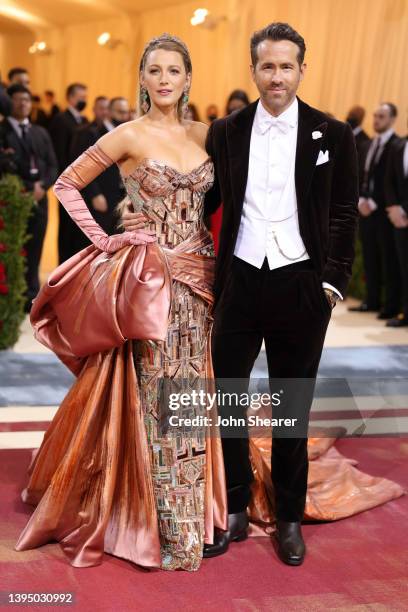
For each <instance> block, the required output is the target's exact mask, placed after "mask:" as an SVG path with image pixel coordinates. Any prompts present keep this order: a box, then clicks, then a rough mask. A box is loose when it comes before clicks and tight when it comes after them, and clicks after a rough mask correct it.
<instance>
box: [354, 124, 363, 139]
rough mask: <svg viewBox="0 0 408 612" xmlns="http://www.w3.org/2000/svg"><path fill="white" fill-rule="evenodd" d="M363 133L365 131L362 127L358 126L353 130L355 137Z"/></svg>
mask: <svg viewBox="0 0 408 612" xmlns="http://www.w3.org/2000/svg"><path fill="white" fill-rule="evenodd" d="M362 131H363V128H362V127H361V125H358V126H357V127H355V128H354V129H353V134H354V136H357V134H359V133H360V132H362Z"/></svg>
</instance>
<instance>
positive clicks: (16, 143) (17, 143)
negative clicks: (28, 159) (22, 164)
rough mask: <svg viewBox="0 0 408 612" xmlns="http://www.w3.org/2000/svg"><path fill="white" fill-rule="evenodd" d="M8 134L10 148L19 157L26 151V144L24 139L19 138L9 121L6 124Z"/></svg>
mask: <svg viewBox="0 0 408 612" xmlns="http://www.w3.org/2000/svg"><path fill="white" fill-rule="evenodd" d="M6 134H7V143H8V146H9V147H11V148H12V149H14V151H16V153H17V154H18V155H21V154H22V152H23V151H24V150H25V147H24V143H23V141H22V139H21V138H19V137H18V136H17V134H16V131H15V129H14V128H13V126H12V125H11V123H9V122H8V121H7V124H6Z"/></svg>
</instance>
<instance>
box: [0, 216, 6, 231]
mask: <svg viewBox="0 0 408 612" xmlns="http://www.w3.org/2000/svg"><path fill="white" fill-rule="evenodd" d="M4 227H5V225H4V219H2V218H1V217H0V230H2V229H4Z"/></svg>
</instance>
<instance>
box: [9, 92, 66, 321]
mask: <svg viewBox="0 0 408 612" xmlns="http://www.w3.org/2000/svg"><path fill="white" fill-rule="evenodd" d="M8 95H9V97H10V100H11V114H10V115H9V117H7V118H6V119H5V120H4V121H3V122H2V123H1V124H0V143H1V147H2V148H3V149H5V150H7V151H8V152H9V154H11V155H12V159H13V161H14V166H15V168H16V172H17V174H18V175H19V176H20V177H21V179H22V180H23V182H24V185H25V187H26V189H28V190H29V191H31V192H32V193H33V196H34V200H35V202H36V205H35V206H34V208H33V211H32V214H31V216H30V218H29V221H28V227H27V232H28V234H30V236H31V237H30V238H29V240H28V242H27V243H26V245H25V248H26V251H27V269H26V282H27V303H26V310H27V311H28V310H29V309H30V307H31V302H32V300H33V299H34V298H35V296H36V295H37V293H38V291H39V288H40V283H39V275H38V269H39V265H40V259H41V252H42V247H43V242H44V236H45V231H46V228H47V218H48V201H47V190H48V189H49V188H50V187H51V185H52V184H53V183H54V181H55V179H56V178H57V160H56V157H55V153H54V149H53V146H52V143H51V139H50V137H49V135H48V132H47V131H46V130H45V129H44V128H42V127H41V126H38V125H33V124H31V123H30V121H29V116H30V113H31V94H30V91H29V90H28V89H27V88H26V87H24V85H18V84H17V85H12V86H11V87H10V88H9V89H8Z"/></svg>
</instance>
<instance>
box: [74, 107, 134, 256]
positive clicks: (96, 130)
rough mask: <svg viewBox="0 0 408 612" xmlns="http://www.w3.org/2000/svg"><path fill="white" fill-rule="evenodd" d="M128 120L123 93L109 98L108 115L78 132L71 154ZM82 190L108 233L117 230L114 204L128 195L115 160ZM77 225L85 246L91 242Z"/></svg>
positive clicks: (90, 208) (83, 195)
mask: <svg viewBox="0 0 408 612" xmlns="http://www.w3.org/2000/svg"><path fill="white" fill-rule="evenodd" d="M128 120H129V102H128V101H127V100H126V98H123V97H116V98H112V100H111V101H110V102H109V107H108V116H107V117H106V118H105V119H104V120H102V121H100V122H93V123H91V124H89V125H87V126H85V127H84V128H82V129H80V130H78V132H77V133H76V134H75V136H74V139H73V145H72V149H71V155H72V158H73V159H76V158H77V157H79V155H81V153H83V152H84V151H85V150H86V149H87V148H88V147H90V146H92V145H94V144H95V143H96V141H97V140H98V139H99V138H100V137H101V136H103V135H104V134H107V132H110V131H111V130H113V129H115V127H117V126H118V125H120V124H121V123H125V122H126V121H128ZM81 194H82V197H83V198H84V200H85V202H86V203H87V205H88V208H89V210H90V211H91V213H92V215H93V217H94V218H95V220H96V221H97V222H98V223H99V225H101V226H102V228H103V229H104V230H105V232H106V233H107V234H109V235H111V234H114V233H115V232H117V228H116V225H117V218H116V215H115V208H116V205H117V204H118V202H120V201H121V200H122V199H123V198H124V196H125V189H124V186H123V183H122V180H121V177H120V173H119V170H118V168H117V166H116V165H115V164H114V165H112V166H110V167H109V168H108V169H107V170H105V172H103V173H102V174H100V175H99V176H98V177H97V179H95V180H94V181H92V183H90V184H89V185H87V187H85V189H84V190H83V191H82V192H81ZM77 229H78V232H79V233H80V234H81V236H78V240H79V241H81V244H83V247H82V248H84V247H85V246H87V245H88V244H90V242H89V240H88V238H87V237H86V236H85V234H83V233H82V231H81V230H80V229H79V228H77Z"/></svg>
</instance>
